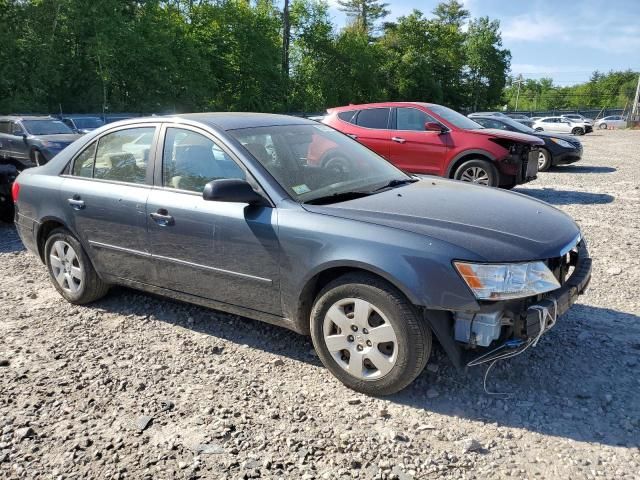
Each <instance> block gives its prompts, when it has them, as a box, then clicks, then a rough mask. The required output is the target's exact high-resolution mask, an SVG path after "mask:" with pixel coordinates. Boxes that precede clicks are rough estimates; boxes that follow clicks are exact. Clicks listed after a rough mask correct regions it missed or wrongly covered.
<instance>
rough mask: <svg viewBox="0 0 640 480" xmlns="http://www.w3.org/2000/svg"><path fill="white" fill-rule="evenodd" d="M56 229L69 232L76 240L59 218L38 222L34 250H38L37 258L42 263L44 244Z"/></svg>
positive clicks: (47, 218)
mask: <svg viewBox="0 0 640 480" xmlns="http://www.w3.org/2000/svg"><path fill="white" fill-rule="evenodd" d="M56 228H64V229H66V230H68V231H70V232H71V233H72V234H73V235H74V236H75V237H76V238H78V236H77V235H76V234H75V233H74V232H73V230H71V228H69V226H68V225H67V224H66V223H65V222H64V220H62V219H61V218H59V217H45V218H43V219H41V220H40V221H39V222H38V229H37V231H36V248H37V249H38V256H39V257H40V260H42V262H43V263H45V258H44V244H45V243H46V242H47V238H48V237H49V234H50V233H51V232H52V231H53V230H55V229H56Z"/></svg>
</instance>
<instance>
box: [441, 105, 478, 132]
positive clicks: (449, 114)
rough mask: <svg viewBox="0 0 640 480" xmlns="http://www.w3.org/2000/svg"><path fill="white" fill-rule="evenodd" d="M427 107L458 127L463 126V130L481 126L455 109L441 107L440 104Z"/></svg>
mask: <svg viewBox="0 0 640 480" xmlns="http://www.w3.org/2000/svg"><path fill="white" fill-rule="evenodd" d="M429 108H430V109H431V111H432V112H433V113H435V114H436V115H438V116H440V117H442V118H443V119H445V120H446V121H447V122H449V123H451V124H453V125H455V126H456V127H458V128H463V129H464V130H475V129H477V128H482V125H480V124H479V123H476V122H474V121H473V120H471V119H470V118H468V117H465V116H464V115H462V114H461V113H458V112H456V111H455V110H451V109H450V108H447V107H443V106H442V105H429Z"/></svg>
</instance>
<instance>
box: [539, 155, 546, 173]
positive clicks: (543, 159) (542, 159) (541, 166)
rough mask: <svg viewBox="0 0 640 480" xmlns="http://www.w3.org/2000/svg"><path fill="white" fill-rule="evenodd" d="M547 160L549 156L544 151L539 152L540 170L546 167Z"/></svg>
mask: <svg viewBox="0 0 640 480" xmlns="http://www.w3.org/2000/svg"><path fill="white" fill-rule="evenodd" d="M546 161H547V156H546V155H545V154H544V152H539V153H538V170H541V169H542V168H544V164H545V162H546Z"/></svg>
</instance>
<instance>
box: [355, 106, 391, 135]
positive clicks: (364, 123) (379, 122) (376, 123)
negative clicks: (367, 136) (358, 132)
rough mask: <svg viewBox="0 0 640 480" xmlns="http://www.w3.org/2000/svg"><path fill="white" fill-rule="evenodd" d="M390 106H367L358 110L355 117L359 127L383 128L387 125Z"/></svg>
mask: <svg viewBox="0 0 640 480" xmlns="http://www.w3.org/2000/svg"><path fill="white" fill-rule="evenodd" d="M390 111H391V109H390V108H368V109H366V110H360V112H358V116H357V118H356V124H357V125H358V126H359V127H364V128H375V129H378V130H385V129H387V128H388V127H389V112H390Z"/></svg>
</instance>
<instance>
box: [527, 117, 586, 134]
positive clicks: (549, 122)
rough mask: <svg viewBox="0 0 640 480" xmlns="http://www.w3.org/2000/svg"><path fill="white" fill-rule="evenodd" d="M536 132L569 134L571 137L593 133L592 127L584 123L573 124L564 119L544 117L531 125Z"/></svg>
mask: <svg viewBox="0 0 640 480" xmlns="http://www.w3.org/2000/svg"><path fill="white" fill-rule="evenodd" d="M531 128H533V129H534V130H535V131H536V132H558V133H571V134H572V135H584V134H585V133H589V132H591V131H593V127H592V126H591V125H588V124H586V123H584V122H574V121H572V120H570V119H568V118H566V117H544V118H541V119H540V120H536V121H535V122H534V123H533V126H532V127H531Z"/></svg>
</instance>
